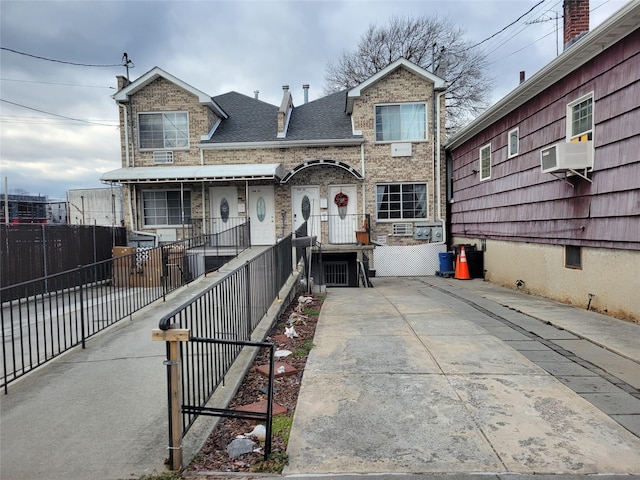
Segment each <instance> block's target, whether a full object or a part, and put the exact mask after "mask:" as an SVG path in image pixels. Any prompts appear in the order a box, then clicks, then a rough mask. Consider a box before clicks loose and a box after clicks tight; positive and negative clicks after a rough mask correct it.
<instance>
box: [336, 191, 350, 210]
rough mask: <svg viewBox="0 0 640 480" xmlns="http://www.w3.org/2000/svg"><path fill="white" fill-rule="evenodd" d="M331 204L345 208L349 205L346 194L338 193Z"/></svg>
mask: <svg viewBox="0 0 640 480" xmlns="http://www.w3.org/2000/svg"><path fill="white" fill-rule="evenodd" d="M333 203H335V204H336V205H337V206H338V207H346V206H347V204H348V203H349V197H348V196H347V195H346V194H344V193H342V192H340V193H338V194H336V196H335V197H334V199H333Z"/></svg>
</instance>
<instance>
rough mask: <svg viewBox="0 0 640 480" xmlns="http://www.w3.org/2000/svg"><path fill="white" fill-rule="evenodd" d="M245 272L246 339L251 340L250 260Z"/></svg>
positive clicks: (246, 264)
mask: <svg viewBox="0 0 640 480" xmlns="http://www.w3.org/2000/svg"><path fill="white" fill-rule="evenodd" d="M244 274H245V279H246V283H247V285H246V287H247V288H246V298H245V303H246V305H247V318H246V322H247V324H246V327H247V332H246V339H247V340H251V268H250V264H249V262H246V263H245V264H244Z"/></svg>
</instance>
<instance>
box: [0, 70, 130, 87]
mask: <svg viewBox="0 0 640 480" xmlns="http://www.w3.org/2000/svg"><path fill="white" fill-rule="evenodd" d="M119 66H122V65H119ZM0 80H1V81H3V82H21V83H40V84H43V85H62V86H65V87H87V88H109V89H111V90H115V89H116V88H115V87H106V86H103V85H81V84H76V83H56V82H38V81H36V80H20V79H18V78H0Z"/></svg>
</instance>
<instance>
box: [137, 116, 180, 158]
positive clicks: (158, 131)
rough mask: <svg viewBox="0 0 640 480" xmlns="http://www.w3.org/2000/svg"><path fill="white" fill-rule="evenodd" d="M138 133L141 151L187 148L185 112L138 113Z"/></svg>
mask: <svg viewBox="0 0 640 480" xmlns="http://www.w3.org/2000/svg"><path fill="white" fill-rule="evenodd" d="M138 132H139V133H140V134H139V144H140V148H141V149H180V148H189V116H188V114H187V112H154V113H139V114H138Z"/></svg>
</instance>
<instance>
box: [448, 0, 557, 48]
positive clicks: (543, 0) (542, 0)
mask: <svg viewBox="0 0 640 480" xmlns="http://www.w3.org/2000/svg"><path fill="white" fill-rule="evenodd" d="M545 1H546V0H540V1H539V2H538V3H536V4H535V5H534V6H533V7H531V8H530V9H529V10H528V11H527V12H525V13H523V14H522V15H520V16H519V17H518V18H516V19H515V20H514V21H513V22H511V23H510V24H509V25H507V26H506V27H504V28H502V29H501V30H499V31H497V32H496V33H494V34H493V35H491V36H489V37H487V38H485V39H484V40H482V41H480V42H478V43H476V44H475V45H471V46H470V47H467V48H465V49H464V50H460V51H458V52H456V53H462V52H466V51H467V50H471V49H472V48H475V47H477V46H479V45H482V44H483V43H485V42H488V41H489V40H491V39H492V38H493V37H495V36H496V35H500V34H501V33H502V32H504V31H505V30H506V29H507V28H509V27H510V26H512V25H514V24H516V23H518V22H519V21H520V20H522V18H523V17H526V16H527V15H529V14H530V13H531V12H532V11H533V10H535V9H536V8H537V7H538V6H540V5H542V4H543V3H544V2H545Z"/></svg>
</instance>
